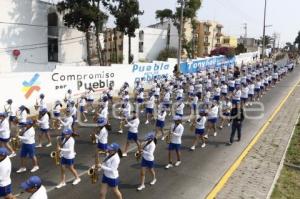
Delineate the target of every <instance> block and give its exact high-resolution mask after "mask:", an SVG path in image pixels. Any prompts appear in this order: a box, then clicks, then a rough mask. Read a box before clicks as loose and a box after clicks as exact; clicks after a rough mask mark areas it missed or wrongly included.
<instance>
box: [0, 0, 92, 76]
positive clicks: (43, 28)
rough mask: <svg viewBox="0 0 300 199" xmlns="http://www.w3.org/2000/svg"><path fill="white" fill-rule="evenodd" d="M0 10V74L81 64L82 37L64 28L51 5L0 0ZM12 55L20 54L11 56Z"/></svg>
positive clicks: (83, 55) (83, 54)
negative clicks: (57, 65)
mask: <svg viewBox="0 0 300 199" xmlns="http://www.w3.org/2000/svg"><path fill="white" fill-rule="evenodd" d="M0 7H1V12H0V60H1V65H0V73H3V72H24V71H49V70H53V69H54V68H55V65H56V64H57V63H60V64H72V65H83V64H85V63H84V61H85V60H86V48H85V46H86V45H85V36H84V34H83V33H82V32H79V31H77V30H75V29H70V28H67V27H64V26H63V20H62V16H61V15H60V14H59V13H58V12H57V11H56V10H55V7H54V6H53V5H52V4H50V3H47V2H43V1H40V0H1V1H0ZM14 52H19V53H20V55H19V56H18V57H15V56H14ZM17 54H18V53H17Z"/></svg>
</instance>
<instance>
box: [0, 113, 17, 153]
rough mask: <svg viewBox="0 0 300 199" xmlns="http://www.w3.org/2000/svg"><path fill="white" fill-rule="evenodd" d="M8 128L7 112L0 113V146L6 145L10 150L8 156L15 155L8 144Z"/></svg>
mask: <svg viewBox="0 0 300 199" xmlns="http://www.w3.org/2000/svg"><path fill="white" fill-rule="evenodd" d="M9 141H10V128H9V121H8V117H7V113H0V144H1V147H6V148H7V149H8V150H9V151H10V156H9V157H11V158H12V157H15V156H16V153H15V151H14V150H13V148H12V147H11V146H10V144H9Z"/></svg>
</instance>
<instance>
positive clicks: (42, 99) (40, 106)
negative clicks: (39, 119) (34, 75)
mask: <svg viewBox="0 0 300 199" xmlns="http://www.w3.org/2000/svg"><path fill="white" fill-rule="evenodd" d="M39 97H40V101H39V102H37V104H36V105H35V108H36V110H39V115H41V114H42V110H43V109H45V108H47V105H46V102H45V95H44V94H43V93H42V94H40V96H39Z"/></svg>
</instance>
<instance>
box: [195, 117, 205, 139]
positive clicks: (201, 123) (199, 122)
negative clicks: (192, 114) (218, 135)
mask: <svg viewBox="0 0 300 199" xmlns="http://www.w3.org/2000/svg"><path fill="white" fill-rule="evenodd" d="M206 120H207V119H206V117H205V116H199V117H198V118H197V119H196V129H195V134H196V135H203V134H204V129H205V124H206Z"/></svg>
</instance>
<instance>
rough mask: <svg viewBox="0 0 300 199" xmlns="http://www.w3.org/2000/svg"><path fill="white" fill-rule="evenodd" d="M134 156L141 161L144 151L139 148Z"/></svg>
mask: <svg viewBox="0 0 300 199" xmlns="http://www.w3.org/2000/svg"><path fill="white" fill-rule="evenodd" d="M134 157H135V159H136V161H138V162H139V161H140V160H141V157H142V152H141V151H140V150H137V151H136V152H135V154H134Z"/></svg>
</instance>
